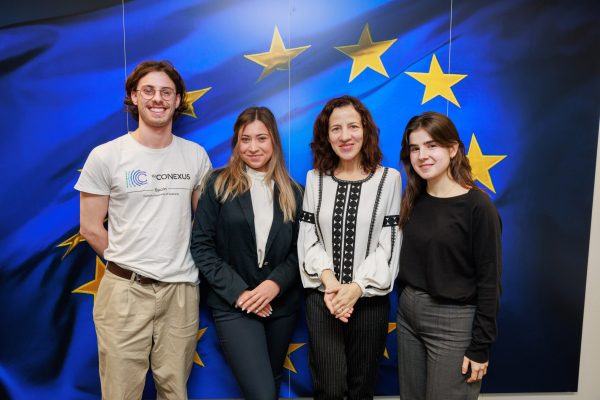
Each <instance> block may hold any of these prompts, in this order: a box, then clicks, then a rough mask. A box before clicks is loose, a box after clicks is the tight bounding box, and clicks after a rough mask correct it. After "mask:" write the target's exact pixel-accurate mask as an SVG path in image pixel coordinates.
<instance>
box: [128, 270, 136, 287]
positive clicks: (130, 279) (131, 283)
mask: <svg viewBox="0 0 600 400" xmlns="http://www.w3.org/2000/svg"><path fill="white" fill-rule="evenodd" d="M136 277H137V274H136V273H135V272H133V271H132V272H131V278H129V285H130V286H131V285H133V283H134V282H135V278H136Z"/></svg>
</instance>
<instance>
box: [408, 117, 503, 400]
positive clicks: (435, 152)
mask: <svg viewBox="0 0 600 400" xmlns="http://www.w3.org/2000/svg"><path fill="white" fill-rule="evenodd" d="M400 159H401V160H402V163H403V164H404V169H405V170H406V175H407V178H408V182H407V184H406V188H405V191H404V196H403V198H402V209H401V211H400V226H401V228H402V231H403V237H404V239H403V242H402V250H401V257H400V263H401V266H400V277H399V284H400V285H401V286H402V287H403V289H402V290H401V294H400V296H399V300H398V330H397V331H398V366H399V374H400V397H401V398H402V399H403V400H404V399H406V400H426V399H427V400H442V399H443V400H459V399H460V400H469V399H471V400H475V399H477V397H478V395H479V389H480V388H481V380H482V378H483V376H484V375H485V374H486V372H487V368H488V358H489V347H490V345H491V344H492V342H493V341H494V339H495V337H496V313H497V310H498V302H499V298H500V270H501V222H500V217H499V216H498V212H497V211H496V207H495V206H494V204H493V203H492V201H491V199H490V198H489V196H487V195H486V194H485V193H484V192H483V191H482V190H480V189H479V188H478V187H477V186H476V185H475V182H474V181H473V178H472V176H471V167H470V165H469V160H468V159H467V157H466V155H465V146H464V144H463V142H462V141H461V140H460V137H459V135H458V131H457V130H456V127H455V126H454V124H453V123H452V121H451V120H450V119H449V118H448V117H446V116H445V115H443V114H439V113H436V112H426V113H423V114H421V115H418V116H416V117H413V118H412V119H411V120H410V121H409V122H408V125H407V126H406V129H405V131H404V137H403V138H402V150H401V152H400Z"/></svg>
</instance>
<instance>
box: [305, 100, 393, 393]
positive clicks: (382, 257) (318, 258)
mask: <svg viewBox="0 0 600 400" xmlns="http://www.w3.org/2000/svg"><path fill="white" fill-rule="evenodd" d="M311 149H312V152H313V166H314V169H313V170H311V171H309V172H308V174H307V176H306V191H305V193H304V202H303V206H302V209H303V211H302V215H301V223H300V233H299V238H298V255H299V257H298V258H299V262H300V276H301V278H302V283H303V285H304V287H305V288H306V289H307V290H306V319H307V325H308V332H309V366H310V370H311V374H312V378H313V384H314V397H315V398H316V399H324V398H327V399H342V398H344V397H345V396H346V397H347V398H348V399H365V398H372V397H373V392H374V390H375V384H376V381H377V371H378V369H379V361H380V359H381V356H382V355H383V351H384V347H385V339H386V337H387V328H388V314H389V308H390V302H389V293H390V292H391V290H392V288H393V283H394V279H395V278H396V274H397V272H398V254H399V246H400V234H399V230H398V215H399V212H400V192H401V182H400V173H399V172H398V171H397V170H395V169H392V168H384V167H382V166H381V165H380V162H381V159H382V158H383V156H382V154H381V150H380V149H379V130H378V128H377V125H375V122H374V121H373V118H372V116H371V113H370V112H369V110H368V109H367V108H366V107H365V106H364V105H363V104H362V103H361V101H360V100H358V99H357V98H355V97H351V96H342V97H339V98H335V99H332V100H330V101H329V102H328V103H327V104H326V105H325V107H324V108H323V110H322V111H321V113H320V114H319V116H318V117H317V119H316V121H315V124H314V128H313V141H312V143H311Z"/></svg>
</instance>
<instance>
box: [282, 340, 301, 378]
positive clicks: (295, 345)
mask: <svg viewBox="0 0 600 400" xmlns="http://www.w3.org/2000/svg"><path fill="white" fill-rule="evenodd" d="M305 344H306V343H290V345H289V346H288V351H287V354H286V356H285V361H284V362H283V368H285V369H288V370H290V371H292V372H293V373H295V374H297V373H298V371H296V368H295V367H294V364H292V359H291V358H290V354H292V353H293V352H295V351H296V350H298V349H299V348H300V347H302V346H304V345H305Z"/></svg>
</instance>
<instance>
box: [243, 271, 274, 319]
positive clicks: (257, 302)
mask: <svg viewBox="0 0 600 400" xmlns="http://www.w3.org/2000/svg"><path fill="white" fill-rule="evenodd" d="M280 290H281V289H280V288H279V285H278V284H277V283H275V282H274V281H272V280H270V279H267V280H265V281H263V282H262V283H261V284H260V285H258V286H257V287H255V288H254V289H253V290H244V291H243V292H242V294H241V295H240V297H238V299H237V302H236V304H235V305H236V307H239V308H241V309H242V311H246V312H247V313H248V314H250V313H254V314H256V315H258V316H259V317H263V318H264V317H268V316H269V315H271V314H272V313H273V307H272V306H271V301H272V300H273V299H274V298H275V297H277V295H278V294H279V291H280Z"/></svg>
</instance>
